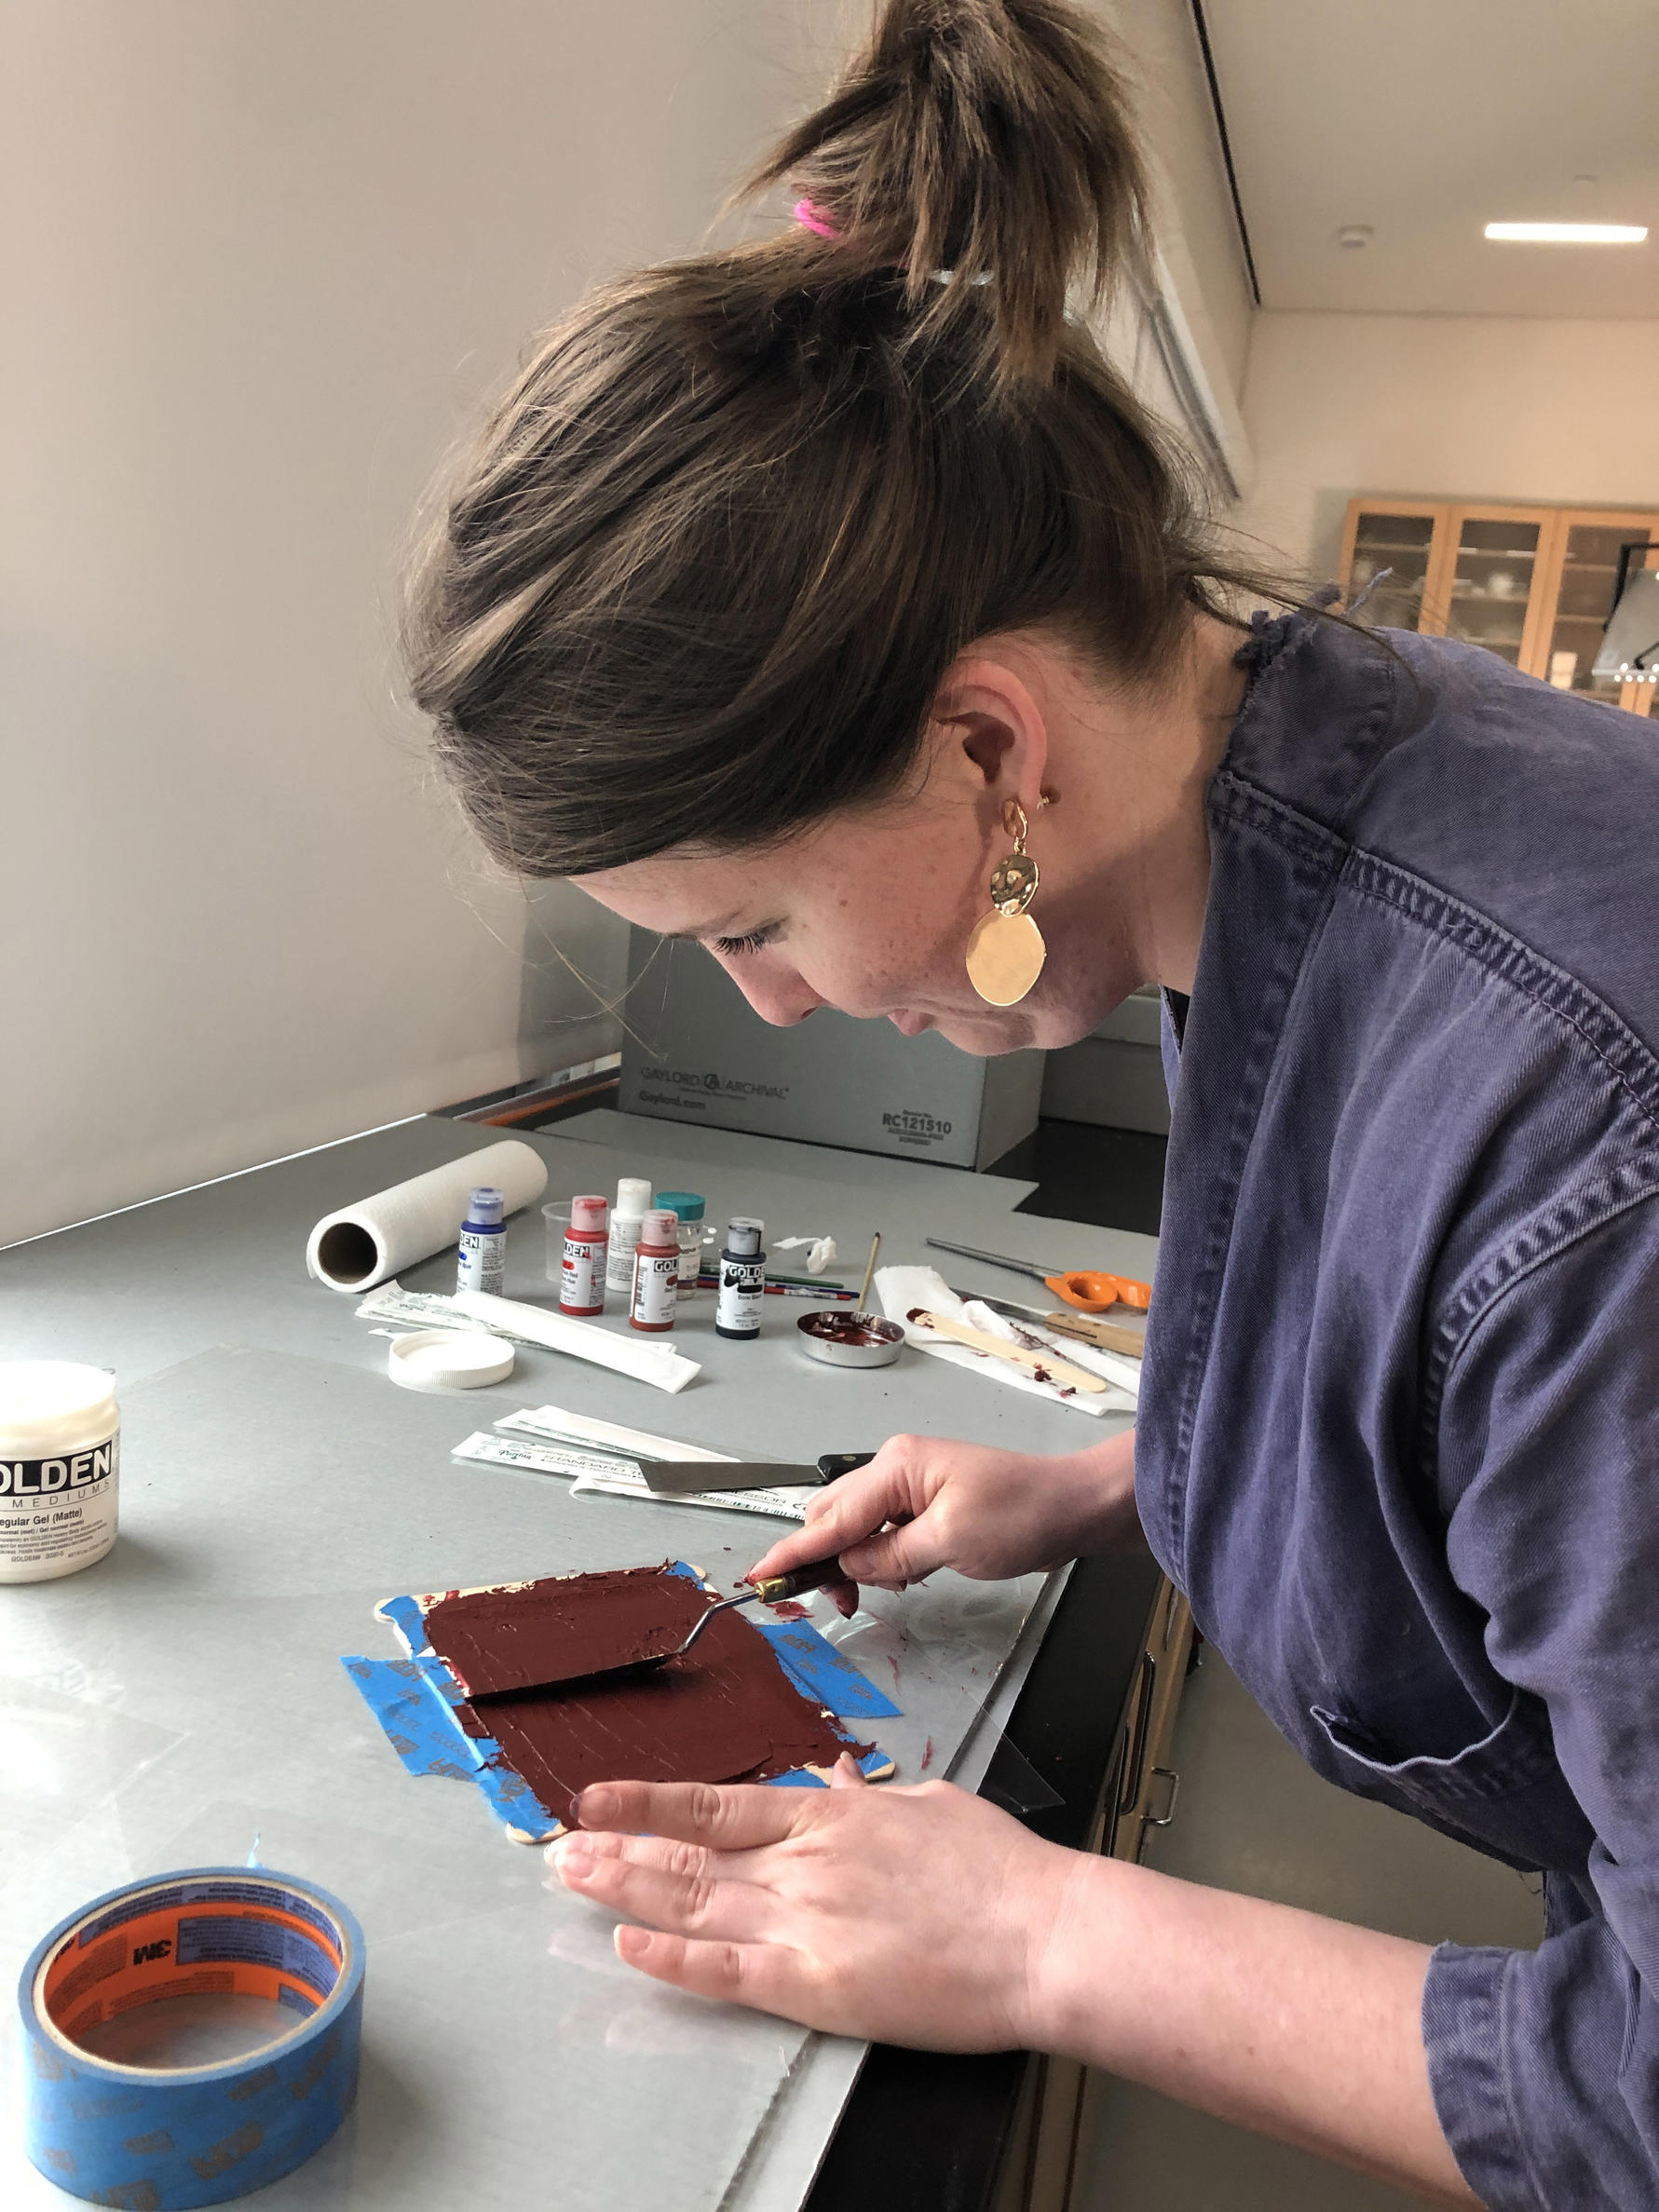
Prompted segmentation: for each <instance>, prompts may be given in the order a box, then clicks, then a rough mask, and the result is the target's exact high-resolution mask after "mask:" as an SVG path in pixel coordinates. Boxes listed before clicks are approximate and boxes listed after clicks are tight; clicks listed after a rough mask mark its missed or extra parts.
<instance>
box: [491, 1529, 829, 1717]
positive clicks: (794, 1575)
mask: <svg viewBox="0 0 1659 2212" xmlns="http://www.w3.org/2000/svg"><path fill="white" fill-rule="evenodd" d="M846 1579H847V1578H846V1576H845V1575H844V1574H843V1573H842V1572H841V1566H840V1562H839V1561H838V1560H837V1559H834V1558H830V1559H820V1560H817V1561H815V1562H814V1563H813V1564H812V1565H811V1566H809V1567H796V1568H795V1569H794V1570H793V1572H791V1573H789V1574H786V1575H768V1576H767V1578H766V1580H765V1581H760V1582H756V1583H755V1585H754V1587H753V1588H752V1589H749V1590H740V1591H739V1593H738V1595H736V1596H735V1597H723V1598H721V1600H720V1601H719V1603H718V1604H717V1605H712V1606H710V1608H709V1609H708V1611H707V1612H706V1613H704V1614H703V1616H702V1618H701V1620H700V1621H699V1622H696V1623H695V1624H694V1626H693V1628H692V1630H691V1633H690V1635H688V1636H687V1638H686V1640H685V1642H684V1643H683V1644H676V1645H675V1646H674V1647H673V1649H672V1650H669V1651H656V1652H653V1653H652V1654H651V1655H650V1657H649V1658H646V1659H625V1660H621V1661H619V1662H618V1663H617V1664H616V1665H615V1666H602V1667H594V1668H592V1671H591V1672H589V1673H587V1674H583V1675H564V1676H559V1677H558V1678H557V1679H556V1680H554V1681H551V1682H524V1683H520V1684H517V1685H516V1686H515V1687H514V1688H512V1689H511V1690H500V1691H495V1692H490V1691H486V1692H484V1693H483V1696H482V1697H481V1696H479V1695H477V1694H473V1695H471V1697H470V1700H469V1702H470V1703H473V1704H475V1705H476V1704H480V1703H483V1704H486V1705H487V1704H488V1703H489V1702H490V1698H491V1697H492V1696H502V1697H524V1696H527V1695H530V1694H532V1693H535V1692H537V1691H540V1692H543V1693H545V1692H546V1691H548V1690H589V1689H592V1688H593V1687H594V1686H595V1685H605V1686H607V1685H609V1684H610V1683H612V1682H625V1681H629V1680H632V1679H633V1678H635V1677H637V1676H641V1675H654V1674H656V1673H657V1672H658V1670H659V1669H660V1668H661V1667H665V1666H667V1665H668V1663H669V1662H670V1661H671V1660H674V1659H684V1658H685V1656H686V1654H687V1651H689V1650H690V1649H691V1647H692V1646H693V1645H694V1644H695V1643H696V1641H697V1639H698V1637H699V1636H700V1635H701V1634H702V1632H703V1630H704V1629H705V1628H707V1626H708V1624H709V1622H711V1621H712V1620H713V1619H714V1615H715V1614H716V1613H728V1612H729V1611H730V1610H731V1608H732V1607H733V1606H749V1605H768V1606H775V1605H782V1603H783V1601H784V1600H785V1599H786V1598H790V1597H800V1596H802V1595H805V1593H806V1592H807V1591H809V1590H823V1589H826V1588H827V1587H828V1586H829V1584H830V1583H832V1582H844V1581H846Z"/></svg>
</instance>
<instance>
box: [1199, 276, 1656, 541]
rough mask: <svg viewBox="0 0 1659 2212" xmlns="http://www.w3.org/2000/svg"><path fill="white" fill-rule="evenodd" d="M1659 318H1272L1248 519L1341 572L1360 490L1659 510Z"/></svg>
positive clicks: (1264, 347) (1243, 520)
mask: <svg viewBox="0 0 1659 2212" xmlns="http://www.w3.org/2000/svg"><path fill="white" fill-rule="evenodd" d="M1656 394H1659V322H1624V321H1621V322H1611V321H1608V322H1602V321H1566V320H1556V321H1545V320H1531V319H1519V318H1508V317H1497V316H1490V317H1482V316H1455V315H1299V314H1260V315H1258V317H1257V319H1256V323H1255V329H1254V332H1253V334H1252V338H1251V344H1250V360H1249V367H1248V372H1247V373H1246V376H1245V380H1244V420H1245V424H1246V426H1247V427H1248V430H1249V434H1250V441H1251V444H1252V447H1253V449H1254V452H1255V456H1256V465H1257V471H1258V475H1257V486H1256V491H1255V494H1254V495H1253V497H1252V498H1251V500H1250V501H1249V502H1248V504H1247V506H1246V507H1245V509H1243V510H1242V511H1241V512H1240V513H1239V514H1238V515H1237V516H1236V517H1234V518H1232V519H1233V520H1234V521H1235V522H1237V524H1238V526H1239V527H1241V528H1242V529H1245V530H1247V531H1250V532H1251V533H1253V534H1255V535H1256V536H1258V537H1259V538H1260V539H1261V540H1263V541H1265V542H1266V544H1267V545H1269V546H1270V547H1271V548H1272V549H1273V550H1275V551H1277V552H1279V553H1281V554H1282V555H1284V556H1285V557H1286V558H1287V559H1288V560H1290V561H1291V562H1292V563H1295V564H1296V565H1297V566H1298V567H1299V568H1302V569H1305V570H1307V571H1308V572H1310V573H1312V575H1314V576H1315V577H1334V575H1335V573H1336V563H1337V558H1338V554H1339V541H1340V536H1341V528H1342V515H1343V509H1345V507H1346V505H1347V503H1348V501H1349V499H1350V498H1352V497H1353V495H1354V494H1356V493H1360V492H1372V493H1385V492H1399V493H1403V494H1421V495H1423V496H1425V497H1434V498H1436V499H1448V498H1467V499H1483V500H1484V499H1504V500H1519V501H1527V500H1537V501H1543V502H1546V503H1548V504H1550V505H1552V506H1553V505H1584V506H1588V507H1595V506H1619V507H1646V506H1652V507H1655V508H1659V404H1656V403H1655V400H1656Z"/></svg>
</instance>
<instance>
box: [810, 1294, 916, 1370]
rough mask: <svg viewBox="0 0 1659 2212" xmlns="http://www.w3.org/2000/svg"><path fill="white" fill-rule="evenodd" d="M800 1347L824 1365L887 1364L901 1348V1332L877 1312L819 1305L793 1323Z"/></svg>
mask: <svg viewBox="0 0 1659 2212" xmlns="http://www.w3.org/2000/svg"><path fill="white" fill-rule="evenodd" d="M795 1325H796V1329H797V1330H798V1332H799V1334H800V1339H801V1350H803V1351H805V1352H808V1353H809V1354H810V1356H811V1357H812V1358H813V1359H815V1360H822V1361H823V1364H824V1365H825V1366H826V1367H891V1365H892V1364H893V1362H894V1361H895V1360H896V1359H897V1358H898V1356H899V1354H900V1352H901V1351H903V1350H904V1330H903V1329H902V1328H900V1326H899V1324H898V1323H897V1322H896V1321H884V1320H883V1319H882V1318H881V1316H880V1315H879V1314H878V1313H861V1312H858V1311H856V1310H855V1311H853V1312H851V1313H849V1312H848V1310H847V1309H846V1307H845V1306H825V1307H820V1308H819V1309H818V1310H817V1311H816V1312H813V1313H803V1314H802V1315H801V1317H800V1319H799V1321H797V1322H796V1324H795Z"/></svg>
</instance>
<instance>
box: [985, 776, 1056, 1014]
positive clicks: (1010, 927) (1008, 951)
mask: <svg viewBox="0 0 1659 2212" xmlns="http://www.w3.org/2000/svg"><path fill="white" fill-rule="evenodd" d="M1041 803H1042V805H1043V806H1045V807H1046V806H1047V805H1048V803H1049V794H1048V793H1047V792H1044V793H1043V794H1042V802H1041ZM1002 823H1003V827H1004V828H1005V829H1006V830H1007V832H1008V835H1010V836H1011V837H1012V838H1013V851H1012V852H1010V853H1005V854H1004V855H1003V857H1002V859H1001V860H999V862H997V865H996V866H995V867H994V868H993V869H992V870H991V911H990V912H989V914H986V915H981V916H980V918H979V919H978V921H976V922H975V923H974V925H973V934H972V936H971V937H970V938H969V940H968V981H969V982H970V983H971V984H972V985H973V988H974V989H975V991H977V992H978V994H979V996H980V997H982V998H983V999H984V1000H985V1002H986V1005H987V1006H1017V1005H1018V1004H1019V1002H1020V1000H1021V999H1022V998H1024V997H1026V995H1027V992H1028V991H1029V990H1030V989H1031V986H1032V985H1033V984H1035V983H1036V981H1037V979H1038V977H1039V976H1040V974H1041V973H1042V964H1043V962H1044V961H1045V960H1046V959H1047V958H1048V947H1047V945H1046V944H1044V943H1043V942H1042V931H1041V930H1040V929H1039V928H1038V927H1037V924H1036V923H1035V922H1034V921H1033V920H1032V919H1031V916H1030V915H1029V914H1028V913H1027V911H1026V910H1027V907H1028V906H1029V905H1030V903H1031V902H1032V900H1033V899H1034V898H1036V896H1037V883H1038V875H1037V862H1035V861H1034V860H1033V859H1032V858H1031V856H1030V854H1029V853H1028V852H1027V850H1026V837H1027V832H1028V830H1029V828H1030V824H1029V823H1028V821H1027V819H1026V809H1025V808H1024V807H1022V806H1021V805H1020V803H1019V801H1018V800H1017V799H1010V800H1009V802H1008V804H1007V806H1006V807H1004V808H1003V810H1002Z"/></svg>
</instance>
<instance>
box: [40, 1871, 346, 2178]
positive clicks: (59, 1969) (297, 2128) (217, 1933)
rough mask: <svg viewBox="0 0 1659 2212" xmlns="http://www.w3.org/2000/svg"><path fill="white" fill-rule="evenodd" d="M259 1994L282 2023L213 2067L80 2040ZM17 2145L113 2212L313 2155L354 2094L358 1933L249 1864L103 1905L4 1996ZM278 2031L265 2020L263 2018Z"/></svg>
mask: <svg viewBox="0 0 1659 2212" xmlns="http://www.w3.org/2000/svg"><path fill="white" fill-rule="evenodd" d="M219 1996H241V1997H261V1998H265V1999H266V2000H268V2001H269V2002H272V2003H273V2004H274V2005H277V2006H279V2007H280V2008H281V2013H282V2015H292V2027H290V2028H288V2029H286V2031H285V2032H283V2033H281V2034H279V2035H278V2036H277V2037H276V2038H275V2039H274V2040H272V2041H270V2042H265V2043H263V2044H262V2045H261V2046H260V2047H259V2048H258V2049H257V2050H254V2051H250V2052H248V2053H247V2054H246V2055H245V2056H241V2057H239V2058H236V2059H232V2060H229V2061H226V2062H225V2063H223V2064H219V2065H211V2066H181V2067H160V2066H129V2065H125V2064H117V2063H116V2061H114V2060H113V2059H108V2058H101V2057H98V2056H95V2055H94V2054H93V2053H92V2052H90V2051H88V2050H87V2049H85V2048H84V2047H83V2045H82V2043H81V2042H80V2041H79V2040H78V2039H79V2038H81V2037H83V2036H86V2035H88V2034H89V2033H90V2032H91V2031H92V2030H93V2029H95V2028H99V2027H102V2026H104V2025H105V2024H107V2023H108V2022H110V2021H112V2020H115V2019H117V2018H120V2017H122V2016H123V2015H130V2014H132V2013H134V2012H137V2011H139V2010H140V2009H141V2008H142V2007H143V2006H145V2005H149V2004H155V2003H158V2002H162V2001H163V2000H165V1999H169V1998H177V1997H195V1998H210V1999H211V1998H213V1997H219ZM18 2003H19V2009H20V2012H21V2015H22V2021H23V2036H24V2041H25V2043H26V2045H27V2056H28V2064H27V2067H26V2075H27V2085H26V2106H27V2109H26V2114H25V2124H24V2137H23V2143H24V2148H25V2150H26V2151H28V2154H29V2156H30V2158H31V2159H32V2160H33V2161H34V2165H37V2166H38V2167H39V2168H40V2171H41V2172H42V2173H43V2174H44V2175H45V2176H46V2177H47V2178H48V2180H50V2181H55V2182H56V2183H57V2185H58V2187H59V2188H60V2189H64V2190H68V2191H69V2192H70V2193H71V2194H72V2195H74V2196H78V2197H86V2198H87V2199H88V2200H89V2201H90V2202H91V2203H93V2204H96V2205H115V2206H117V2207H121V2208H122V2212H185V2208H186V2207H187V2206H190V2205H217V2204H222V2203H224V2200H225V2199H226V2198H227V2197H237V2196H245V2195H246V2194H247V2192H249V2191H250V2190H253V2189H262V2188H263V2187H264V2186H265V2183H266V2182H267V2181H275V2180H277V2179H278V2178H279V2177H280V2176H281V2175H283V2174H287V2173H292V2170H293V2168H294V2167H295V2166H297V2165H302V2164H303V2163H304V2161H305V2160H306V2159H307V2158H309V2157H310V2156H311V2154H312V2152H313V2151H319V2150H320V2149H321V2147H322V2145H323V2144H324V2143H326V2142H327V2141H328V2139H329V2137H330V2136H332V2135H333V2132H334V2130H335V2129H336V2128H337V2127H338V2126H339V2124H340V2122H341V2121H342V2120H343V2119H344V2118H345V2116H346V2112H347V2108H348V2107H349V2105H350V2103H351V2098H352V2095H353V2092H354V2091H355V2089H356V2087H357V2063H358V2044H359V2040H360V2030H361V2025H362V2010H363V1934H362V1930H361V1929H360V1927H359V1926H358V1924H357V1921H356V1920H355V1919H354V1918H353V1916H352V1915H351V1914H350V1913H349V1912H348V1911H347V1908H346V1907H345V1906H344V1905H342V1904H341V1903H340V1901H339V1899H338V1898H337V1897H331V1896H330V1895H329V1893H328V1892H327V1891H326V1890H320V1889H317V1888H316V1887H314V1886H313V1885H312V1884H311V1883H309V1882H304V1881H296V1880H293V1879H292V1878H291V1877H290V1876H287V1875H282V1874H272V1873H268V1872H266V1870H265V1868H263V1867H257V1868H255V1867H247V1866H199V1867H194V1868H192V1869H191V1870H190V1871H189V1872H187V1873H183V1874H167V1875H161V1876H158V1877H157V1878H156V1880H153V1881H144V1882H136V1883H134V1884H133V1885H132V1886H131V1887H129V1888H127V1889H120V1890H112V1891H110V1893H108V1895H107V1896H103V1897H99V1898H97V1899H95V1900H94V1901H93V1903H91V1904H90V1905H87V1906H83V1907H81V1909H80V1911H78V1912H75V1913H71V1914H70V1916H69V1918H68V1919H67V1920H61V1921H60V1922H59V1924H58V1926H57V1927H55V1928H54V1929H53V1930H52V1932H51V1934H49V1935H48V1936H47V1937H46V1938H45V1940H44V1941H43V1942H41V1943H39V1944H37V1945H36V1946H35V1947H34V1952H33V1953H32V1955H31V1957H30V1960H29V1963H28V1964H27V1966H25V1967H24V1969H23V1975H22V1979H21V1981H20V1983H19V1985H18ZM279 2016H280V2015H279Z"/></svg>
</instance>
